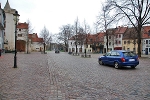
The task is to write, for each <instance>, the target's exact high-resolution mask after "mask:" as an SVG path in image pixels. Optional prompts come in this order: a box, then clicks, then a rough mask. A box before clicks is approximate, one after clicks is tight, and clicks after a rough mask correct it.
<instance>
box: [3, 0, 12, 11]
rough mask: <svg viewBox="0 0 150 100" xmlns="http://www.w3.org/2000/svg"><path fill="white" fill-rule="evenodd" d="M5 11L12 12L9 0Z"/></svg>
mask: <svg viewBox="0 0 150 100" xmlns="http://www.w3.org/2000/svg"><path fill="white" fill-rule="evenodd" d="M4 11H5V12H10V11H11V8H10V5H9V2H8V0H7V2H6V4H5V7H4Z"/></svg>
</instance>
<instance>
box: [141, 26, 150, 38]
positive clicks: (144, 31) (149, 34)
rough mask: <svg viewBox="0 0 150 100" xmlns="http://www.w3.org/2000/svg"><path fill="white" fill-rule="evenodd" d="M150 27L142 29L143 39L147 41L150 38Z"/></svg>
mask: <svg viewBox="0 0 150 100" xmlns="http://www.w3.org/2000/svg"><path fill="white" fill-rule="evenodd" d="M149 32H150V26H144V27H143V28H142V38H144V39H146V38H150V33H149Z"/></svg>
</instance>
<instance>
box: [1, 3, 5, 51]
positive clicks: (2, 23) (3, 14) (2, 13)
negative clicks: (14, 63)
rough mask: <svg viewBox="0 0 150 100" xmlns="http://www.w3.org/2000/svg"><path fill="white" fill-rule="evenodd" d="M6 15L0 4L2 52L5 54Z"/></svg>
mask: <svg viewBox="0 0 150 100" xmlns="http://www.w3.org/2000/svg"><path fill="white" fill-rule="evenodd" d="M4 25H5V13H4V10H3V9H2V8H1V3H0V50H1V51H2V52H3V49H4V40H5V39H4V30H5V26H4Z"/></svg>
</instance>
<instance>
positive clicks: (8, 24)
mask: <svg viewBox="0 0 150 100" xmlns="http://www.w3.org/2000/svg"><path fill="white" fill-rule="evenodd" d="M4 11H5V15H6V20H5V36H4V37H5V41H7V44H4V48H5V50H15V21H14V15H13V14H14V13H15V11H16V9H12V8H11V7H10V5H9V2H8V0H7V2H6V4H5V6H4Z"/></svg>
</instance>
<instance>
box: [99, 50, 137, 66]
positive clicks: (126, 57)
mask: <svg viewBox="0 0 150 100" xmlns="http://www.w3.org/2000/svg"><path fill="white" fill-rule="evenodd" d="M98 62H99V64H100V65H113V66H114V67H115V68H121V67H122V66H131V68H135V67H136V66H137V65H138V64H139V58H138V55H137V54H135V53H134V52H130V51H126V50H113V51H110V52H107V53H106V54H105V55H103V56H100V57H99V58H98Z"/></svg>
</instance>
